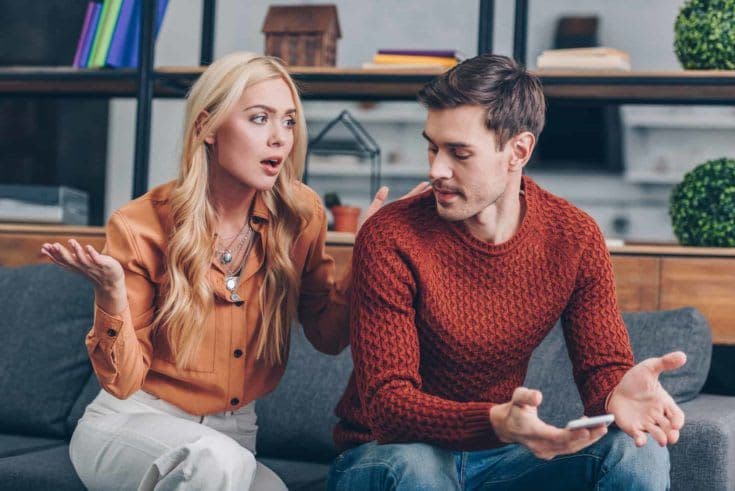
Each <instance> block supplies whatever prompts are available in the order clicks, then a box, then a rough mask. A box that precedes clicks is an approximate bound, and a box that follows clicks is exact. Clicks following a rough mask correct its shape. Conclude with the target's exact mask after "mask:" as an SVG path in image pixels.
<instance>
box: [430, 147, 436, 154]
mask: <svg viewBox="0 0 735 491" xmlns="http://www.w3.org/2000/svg"><path fill="white" fill-rule="evenodd" d="M436 151H437V149H436V147H429V153H436Z"/></svg>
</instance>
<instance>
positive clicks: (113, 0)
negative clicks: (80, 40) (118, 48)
mask: <svg viewBox="0 0 735 491" xmlns="http://www.w3.org/2000/svg"><path fill="white" fill-rule="evenodd" d="M121 6H122V0H105V3H104V4H103V5H102V13H101V14H100V21H99V24H98V26H97V33H96V34H95V36H94V41H93V43H92V53H91V54H90V55H89V63H88V64H87V66H89V67H103V66H105V60H106V59H107V52H108V51H109V50H110V42H111V41H112V34H113V32H114V31H115V24H117V19H118V16H119V15H120V7H121Z"/></svg>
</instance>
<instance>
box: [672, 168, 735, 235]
mask: <svg viewBox="0 0 735 491" xmlns="http://www.w3.org/2000/svg"><path fill="white" fill-rule="evenodd" d="M669 214H670V215H671V224H672V227H673V229H674V234H675V235H676V237H677V238H678V239H679V242H680V243H681V244H682V245H687V246H708V247H735V160H733V159H727V158H721V159H716V160H709V161H707V162H705V163H703V164H700V165H698V166H697V167H695V168H694V169H693V170H692V171H690V172H688V173H687V174H686V175H685V176H684V180H683V181H682V182H681V183H679V184H677V185H676V187H674V189H673V191H672V193H671V208H670V210H669Z"/></svg>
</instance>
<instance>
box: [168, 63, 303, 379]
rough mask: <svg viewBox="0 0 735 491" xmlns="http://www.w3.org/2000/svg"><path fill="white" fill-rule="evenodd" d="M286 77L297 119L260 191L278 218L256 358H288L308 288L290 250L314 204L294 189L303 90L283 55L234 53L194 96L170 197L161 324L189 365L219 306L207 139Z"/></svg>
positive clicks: (270, 238)
mask: <svg viewBox="0 0 735 491" xmlns="http://www.w3.org/2000/svg"><path fill="white" fill-rule="evenodd" d="M278 78H280V79H282V80H283V81H284V82H286V84H287V85H288V87H289V89H290V90H291V94H292V96H293V102H294V104H295V108H296V111H297V117H296V126H295V127H294V145H293V149H292V150H291V154H290V155H289V157H288V158H287V160H286V161H285V163H284V166H283V168H282V169H281V172H280V174H279V176H278V178H277V179H276V183H275V185H274V186H273V188H272V189H270V190H268V191H259V193H262V197H263V200H264V202H265V203H266V205H267V207H268V212H269V215H270V216H269V225H268V227H267V232H266V233H267V240H266V241H265V242H266V250H265V258H264V261H263V268H264V269H265V272H264V281H263V283H262V286H261V288H260V291H259V295H258V297H259V300H260V306H261V321H260V329H259V333H258V342H257V346H258V348H257V354H256V356H257V358H259V359H265V361H266V362H267V363H269V364H272V365H275V364H280V363H283V361H284V359H285V353H284V352H285V346H286V343H287V342H288V334H289V330H290V326H291V323H292V322H293V320H294V319H295V318H296V315H297V304H298V298H299V286H300V281H299V279H300V275H299V272H298V271H296V269H295V267H294V264H293V260H292V258H291V256H290V251H291V249H292V246H293V243H294V241H295V240H296V237H297V236H298V234H299V232H300V230H301V225H302V221H303V220H304V219H306V218H307V214H308V213H309V210H310V209H311V208H308V207H307V206H306V204H302V203H298V202H297V201H296V199H295V197H294V194H293V186H294V184H295V183H296V182H297V181H298V180H300V179H301V175H302V173H303V168H304V159H305V156H306V146H307V137H306V124H305V122H304V117H303V108H302V106H301V102H300V100H299V96H298V90H297V88H296V86H295V84H294V82H293V80H292V79H291V77H290V76H289V74H288V72H287V71H286V69H285V68H284V67H283V65H281V63H280V62H279V61H278V60H277V59H275V58H271V57H266V56H258V55H255V54H252V53H232V54H230V55H227V56H225V57H223V58H220V59H219V60H217V61H215V62H214V63H212V65H210V66H209V67H208V68H207V69H206V70H205V71H204V73H202V75H201V76H200V77H199V79H198V80H197V81H196V83H195V84H194V85H193V86H192V88H191V91H190V92H189V95H188V96H187V104H186V118H185V122H184V137H183V148H182V152H181V166H180V172H179V177H178V181H177V183H176V186H175V188H174V190H173V191H172V193H171V197H170V204H171V217H172V223H173V229H172V233H171V236H170V240H169V243H168V248H167V258H166V272H167V274H166V279H165V283H164V285H163V288H162V291H161V295H162V298H163V302H162V304H161V306H160V309H159V311H158V313H157V315H156V318H155V320H154V326H155V329H156V333H157V334H163V335H164V336H165V339H166V341H167V342H168V345H169V347H170V349H171V350H172V353H173V354H174V356H175V361H176V365H177V366H178V367H180V368H183V367H186V366H187V365H189V364H190V362H191V360H192V359H193V357H194V356H195V354H196V352H197V350H198V348H199V346H200V344H201V342H202V340H203V338H204V330H203V329H202V326H204V324H205V322H206V319H207V316H208V315H209V313H210V312H211V309H212V306H213V295H214V292H213V289H212V286H211V285H210V283H209V281H208V274H209V270H210V267H211V260H212V249H213V246H214V230H215V225H216V223H217V212H216V210H215V208H214V206H213V204H212V200H211V199H210V195H209V192H210V190H209V168H210V166H211V165H212V164H213V162H212V159H211V152H210V148H209V147H208V145H207V144H206V142H205V141H204V138H205V136H206V135H209V134H212V133H214V132H215V131H216V130H217V128H218V127H219V126H220V125H221V124H222V122H223V121H224V119H225V118H226V117H227V115H228V113H229V112H230V111H231V110H232V109H233V108H234V106H235V104H236V103H237V102H238V100H239V99H240V97H241V95H242V93H243V91H244V90H245V89H246V88H247V87H248V86H250V85H252V84H255V83H257V82H260V81H263V80H271V79H278Z"/></svg>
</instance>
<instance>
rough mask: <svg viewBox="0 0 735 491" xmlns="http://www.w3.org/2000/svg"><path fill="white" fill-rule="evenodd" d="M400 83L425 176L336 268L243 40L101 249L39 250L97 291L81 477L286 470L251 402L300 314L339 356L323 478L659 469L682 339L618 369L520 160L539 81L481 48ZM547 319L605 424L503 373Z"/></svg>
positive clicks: (134, 484) (579, 250) (571, 246)
mask: <svg viewBox="0 0 735 491" xmlns="http://www.w3.org/2000/svg"><path fill="white" fill-rule="evenodd" d="M419 99H420V101H421V102H422V104H424V105H425V106H426V107H427V108H428V116H427V120H426V124H425V130H424V133H423V136H424V138H425V139H426V141H427V144H428V160H429V178H430V181H431V192H429V189H428V188H427V186H426V185H419V186H417V187H416V188H415V189H414V190H413V191H412V192H411V193H409V195H408V196H407V197H405V199H401V200H399V201H397V202H396V203H393V204H391V205H389V206H386V207H384V208H382V209H380V210H379V211H377V210H378V209H379V208H380V207H381V205H382V203H383V202H384V201H385V199H386V192H385V190H381V191H380V192H379V193H378V195H377V196H376V199H375V201H374V202H373V204H372V205H371V207H370V208H369V209H368V213H367V214H368V216H370V215H373V214H375V215H374V216H373V217H372V218H371V219H370V220H368V221H367V222H366V223H365V225H364V227H363V228H362V229H361V231H360V233H359V235H358V237H357V240H356V244H355V248H354V260H353V269H352V271H351V273H348V274H347V275H346V277H345V278H344V279H343V280H342V281H341V282H335V281H334V279H333V272H334V262H333V260H332V259H331V258H330V257H329V256H328V255H326V254H325V237H326V217H325V213H324V210H323V208H322V206H321V202H320V200H319V197H318V196H317V195H316V194H315V193H314V192H313V191H311V190H310V189H309V188H307V187H306V186H304V185H302V184H300V183H299V177H300V174H301V171H302V169H303V164H304V156H305V150H306V145H307V139H306V129H305V122H304V114H303V111H302V107H301V104H300V101H299V97H298V94H297V90H296V87H295V85H294V83H293V81H292V80H291V78H290V77H289V75H288V73H287V71H286V70H285V68H283V66H281V65H280V64H279V63H278V62H277V61H276V60H274V59H271V58H267V57H260V56H254V55H249V54H232V55H229V56H226V57H224V58H222V59H220V60H219V61H217V62H215V63H214V64H212V65H211V66H210V67H209V68H208V69H207V70H206V71H205V72H204V73H203V74H202V76H201V77H200V78H199V80H198V81H197V82H196V83H195V85H194V86H193V87H192V90H191V93H190V94H189V97H188V98H187V113H186V122H185V134H184V139H183V141H184V146H183V150H182V157H181V170H180V175H179V178H178V179H177V180H176V181H175V182H172V183H169V184H166V185H163V186H160V187H158V188H156V189H154V190H152V191H150V192H149V193H147V194H146V195H144V196H142V197H141V198H138V199H136V200H134V201H133V202H131V203H129V204H127V205H125V206H124V207H122V208H121V209H120V210H118V211H116V212H115V213H114V214H113V215H112V217H111V218H110V221H109V223H108V227H107V243H106V246H105V250H104V251H103V253H99V252H97V251H96V250H94V249H93V248H92V247H91V246H83V245H81V244H79V243H77V242H76V241H70V243H69V246H68V247H65V246H62V245H61V244H58V243H56V244H44V246H43V249H42V250H43V252H44V253H45V254H46V255H47V256H48V257H50V258H51V260H52V261H54V262H55V263H57V264H59V265H61V266H62V267H64V268H67V269H70V270H72V271H76V272H78V273H81V274H82V275H84V276H85V277H87V278H88V279H89V280H91V282H92V283H93V285H94V291H95V304H96V305H95V319H94V325H93V327H92V329H91V331H90V332H89V334H88V335H87V338H86V345H87V349H88V352H89V356H90V358H91V361H92V365H93V367H94V370H95V373H96V374H97V377H98V379H99V382H100V384H101V385H102V387H103V388H104V390H102V391H101V392H100V393H99V395H98V396H97V398H96V399H95V400H94V401H93V402H92V403H91V404H90V405H89V406H88V407H87V410H86V412H85V414H84V416H83V418H82V419H81V420H80V421H79V424H78V426H77V428H76V430H75V432H74V435H73V438H72V441H71V446H70V454H71V460H72V463H73V465H74V467H75V469H76V471H77V472H78V474H79V476H80V478H81V480H82V482H83V483H84V484H85V485H86V486H87V487H89V488H92V489H113V488H114V489H154V488H155V489H248V488H250V489H259V490H260V489H283V488H285V486H284V484H283V483H282V481H281V480H280V479H279V478H278V476H276V475H275V473H273V472H272V471H271V470H270V469H268V468H267V467H265V466H264V465H262V464H260V463H259V462H257V461H256V460H255V457H254V451H255V434H256V430H257V427H256V423H255V422H256V415H255V412H254V402H255V400H256V399H258V398H259V397H261V396H263V395H265V394H266V393H268V392H270V391H271V390H273V389H274V387H275V386H276V385H277V384H278V382H279V380H280V378H281V376H282V375H283V372H284V368H285V363H286V358H287V355H288V340H289V335H288V333H289V327H290V325H291V323H292V321H293V320H295V319H297V318H298V320H299V321H300V322H301V324H302V325H303V327H304V332H305V334H306V336H307V338H308V339H309V341H310V342H311V343H312V344H313V345H314V346H315V347H316V348H317V349H319V350H320V351H324V352H328V353H338V352H340V351H341V350H342V349H343V348H344V347H345V346H346V345H347V344H348V342H349V343H350V344H351V349H352V353H353V359H354V367H355V368H354V373H353V376H352V377H351V378H350V381H349V384H348V386H347V389H346V391H345V393H344V395H343V397H342V400H341V401H340V403H339V405H338V407H337V413H338V415H339V416H340V418H341V419H340V422H339V424H338V426H337V428H336V429H335V432H334V436H335V439H336V441H337V443H338V446H339V447H340V448H341V449H342V450H343V452H342V454H341V455H340V456H339V457H338V458H337V459H336V461H335V462H334V463H333V465H332V468H331V471H330V474H329V479H328V486H329V487H330V488H331V489H344V490H348V489H349V490H352V489H394V488H395V489H441V490H444V489H473V488H475V487H480V486H482V485H484V486H487V485H488V483H490V484H492V485H493V486H497V487H499V488H502V489H532V488H540V487H543V488H544V489H556V488H560V489H561V488H563V489H570V487H574V486H581V487H582V488H589V487H595V486H599V487H600V488H610V489H664V488H667V487H668V484H669V482H668V481H669V461H668V451H667V449H666V444H667V443H669V444H671V443H675V442H676V441H677V439H678V436H679V429H680V428H681V427H682V425H683V423H684V415H683V413H682V411H681V410H680V409H679V408H678V406H677V405H676V404H675V403H674V401H673V400H672V398H671V397H670V396H669V395H668V394H667V393H666V391H665V390H664V389H663V388H662V387H661V385H660V383H659V381H658V376H659V375H660V374H661V373H662V372H663V371H665V370H673V369H676V368H678V367H680V366H681V365H683V364H684V362H685V356H684V354H683V353H681V352H675V353H670V354H668V355H665V356H663V357H661V358H651V359H648V360H645V361H643V362H641V363H639V364H638V365H635V366H634V364H633V356H632V354H631V349H630V344H629V340H628V335H627V331H626V329H625V326H624V324H623V322H622V319H621V316H620V313H619V310H618V307H617V303H616V297H615V290H614V278H613V272H612V266H611V261H610V257H609V254H608V252H607V249H606V246H605V243H604V239H603V237H602V234H601V232H600V230H599V229H598V227H597V226H596V225H595V223H594V221H593V220H592V219H591V218H590V217H588V216H587V215H586V214H584V213H583V212H581V211H579V210H578V209H576V208H575V207H573V206H572V205H571V204H569V203H567V202H566V201H564V200H562V199H560V198H557V197H555V196H553V195H552V194H550V193H548V192H547V191H545V190H543V189H542V188H540V187H539V186H538V185H536V184H535V183H534V182H533V181H532V180H531V179H529V178H527V177H524V176H523V175H522V170H523V167H524V166H525V164H526V163H527V162H528V160H529V158H530V156H531V153H532V151H533V148H534V146H535V143H536V140H537V138H538V136H539V134H540V132H541V129H542V127H543V124H544V117H545V101H544V96H543V92H542V88H541V85H540V83H539V81H538V79H537V78H536V77H534V76H533V75H531V74H529V73H528V72H526V71H525V69H523V68H522V67H520V66H518V65H517V64H515V63H514V62H513V61H512V60H510V59H508V58H505V57H501V56H493V55H481V56H478V57H475V58H472V59H469V60H467V61H465V62H463V63H461V64H459V65H458V66H457V67H455V68H453V69H452V70H450V71H448V72H446V73H445V74H443V75H441V76H439V77H438V78H437V79H436V80H434V81H432V82H430V83H429V84H427V85H426V86H425V87H424V88H423V89H422V91H421V92H420V94H419ZM376 211H377V213H376ZM348 292H349V294H348ZM348 298H349V300H348ZM560 317H561V319H562V322H563V326H564V333H565V337H566V339H567V343H568V345H569V353H570V356H571V359H572V362H573V367H574V378H575V381H576V383H577V386H578V388H579V391H580V393H581V395H582V399H583V402H584V406H585V413H586V414H587V415H588V416H597V415H600V414H603V413H611V414H612V415H614V418H615V423H616V427H614V428H613V429H612V430H610V431H609V432H608V429H607V427H606V426H605V425H604V424H597V425H592V426H590V427H584V426H583V427H581V428H577V429H570V428H557V427H554V426H551V425H548V424H545V423H544V422H543V421H541V420H540V419H539V418H538V416H537V408H538V407H539V405H540V404H541V398H542V396H541V393H540V392H538V391H536V390H530V389H526V388H523V387H521V385H522V383H523V379H524V375H525V372H526V367H527V365H528V361H529V358H530V356H531V353H532V351H533V349H534V348H535V347H536V346H537V345H538V344H539V343H540V342H541V341H542V340H543V338H544V337H545V336H546V334H547V333H548V332H549V331H550V330H551V328H552V327H553V325H554V323H555V322H556V320H557V319H559V318H560ZM348 326H349V328H348ZM649 436H650V437H651V438H648V437H649Z"/></svg>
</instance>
